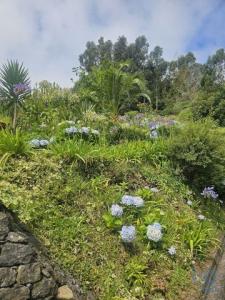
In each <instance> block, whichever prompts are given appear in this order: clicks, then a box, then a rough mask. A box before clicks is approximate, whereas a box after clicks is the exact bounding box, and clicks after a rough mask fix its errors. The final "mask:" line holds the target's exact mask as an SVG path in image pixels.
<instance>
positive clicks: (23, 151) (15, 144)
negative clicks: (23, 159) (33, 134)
mask: <svg viewBox="0 0 225 300" xmlns="http://www.w3.org/2000/svg"><path fill="white" fill-rule="evenodd" d="M29 153H30V147H29V144H28V143H27V141H26V139H25V137H24V136H23V134H22V133H21V132H20V131H19V130H18V129H17V130H16V132H15V134H13V133H12V132H11V131H8V130H2V131H0V164H4V163H6V161H7V160H8V159H9V158H10V157H11V156H14V157H18V156H26V155H28V154H29Z"/></svg>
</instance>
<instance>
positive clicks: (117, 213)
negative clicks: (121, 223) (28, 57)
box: [111, 204, 123, 217]
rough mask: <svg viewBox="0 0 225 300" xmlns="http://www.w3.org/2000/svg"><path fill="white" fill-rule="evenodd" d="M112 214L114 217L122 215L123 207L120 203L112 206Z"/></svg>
mask: <svg viewBox="0 0 225 300" xmlns="http://www.w3.org/2000/svg"><path fill="white" fill-rule="evenodd" d="M111 215H112V216H114V217H121V216H122V215H123V208H122V207H121V206H120V205H118V204H113V205H112V206H111Z"/></svg>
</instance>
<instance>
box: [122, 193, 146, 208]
mask: <svg viewBox="0 0 225 300" xmlns="http://www.w3.org/2000/svg"><path fill="white" fill-rule="evenodd" d="M121 203H122V204H124V205H127V206H131V205H133V206H136V207H142V206H144V200H143V199H142V198H141V197H138V196H130V195H124V196H123V197H122V199H121Z"/></svg>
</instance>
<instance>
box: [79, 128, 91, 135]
mask: <svg viewBox="0 0 225 300" xmlns="http://www.w3.org/2000/svg"><path fill="white" fill-rule="evenodd" d="M80 132H81V133H83V134H89V133H90V128H89V127H82V128H81V130H80Z"/></svg>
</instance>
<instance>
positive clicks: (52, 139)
mask: <svg viewBox="0 0 225 300" xmlns="http://www.w3.org/2000/svg"><path fill="white" fill-rule="evenodd" d="M55 140H56V138H55V136H52V137H51V138H50V139H49V143H50V144H52V143H54V142H55Z"/></svg>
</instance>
